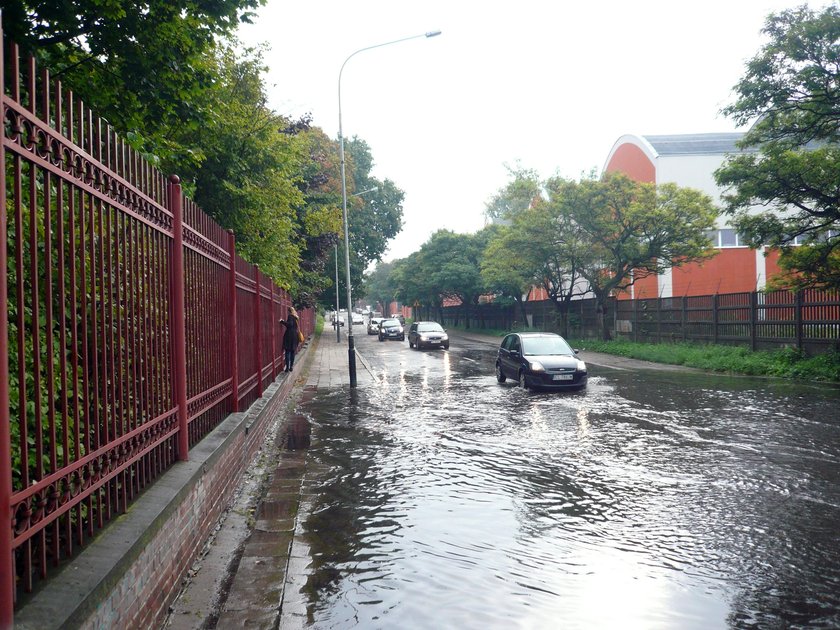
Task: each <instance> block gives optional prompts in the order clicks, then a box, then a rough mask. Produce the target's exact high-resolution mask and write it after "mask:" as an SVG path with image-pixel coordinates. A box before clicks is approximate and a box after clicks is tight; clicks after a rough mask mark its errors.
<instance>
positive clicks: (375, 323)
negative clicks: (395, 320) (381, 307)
mask: <svg viewBox="0 0 840 630" xmlns="http://www.w3.org/2000/svg"><path fill="white" fill-rule="evenodd" d="M381 321H382V318H381V317H371V318H370V321H369V322H368V334H369V335H378V334H379V322H381Z"/></svg>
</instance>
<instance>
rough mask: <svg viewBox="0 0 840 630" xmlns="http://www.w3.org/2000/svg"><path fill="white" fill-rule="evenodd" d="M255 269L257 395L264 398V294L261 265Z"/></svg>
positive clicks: (255, 266)
mask: <svg viewBox="0 0 840 630" xmlns="http://www.w3.org/2000/svg"><path fill="white" fill-rule="evenodd" d="M254 270H255V272H256V278H257V303H256V304H255V305H254V331H255V332H256V333H257V334H256V335H255V337H256V344H257V345H256V348H254V350H255V351H256V355H257V396H258V397H260V398H262V395H263V382H262V369H263V362H262V322H261V321H260V320H261V316H260V302H262V295H261V289H260V266H259V265H254Z"/></svg>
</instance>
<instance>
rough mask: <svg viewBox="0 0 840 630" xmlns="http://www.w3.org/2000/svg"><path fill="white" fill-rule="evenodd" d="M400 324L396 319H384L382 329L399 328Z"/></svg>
mask: <svg viewBox="0 0 840 630" xmlns="http://www.w3.org/2000/svg"><path fill="white" fill-rule="evenodd" d="M399 325H400V323H399V322H398V321H397V320H396V319H386V320H385V321H383V322H382V327H383V328H386V327H388V326H399Z"/></svg>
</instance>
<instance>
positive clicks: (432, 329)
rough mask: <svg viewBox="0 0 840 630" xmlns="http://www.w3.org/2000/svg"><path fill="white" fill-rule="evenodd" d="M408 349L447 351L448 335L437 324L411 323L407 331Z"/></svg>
mask: <svg viewBox="0 0 840 630" xmlns="http://www.w3.org/2000/svg"><path fill="white" fill-rule="evenodd" d="M408 347H409V348H417V349H418V350H421V349H422V348H424V347H425V348H443V349H444V350H449V335H447V334H446V331H445V330H444V329H443V326H441V325H440V324H438V323H437V322H413V323H412V324H411V328H409V329H408Z"/></svg>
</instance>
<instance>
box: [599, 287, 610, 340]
mask: <svg viewBox="0 0 840 630" xmlns="http://www.w3.org/2000/svg"><path fill="white" fill-rule="evenodd" d="M595 300H596V307H595V314H596V317H597V321H598V328H599V329H600V330H601V339H602V340H603V341H611V340H612V336H611V335H610V324H609V322H608V321H607V317H606V310H607V309H606V301H607V300H606V296H603V295H598V294H596V295H595Z"/></svg>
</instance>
